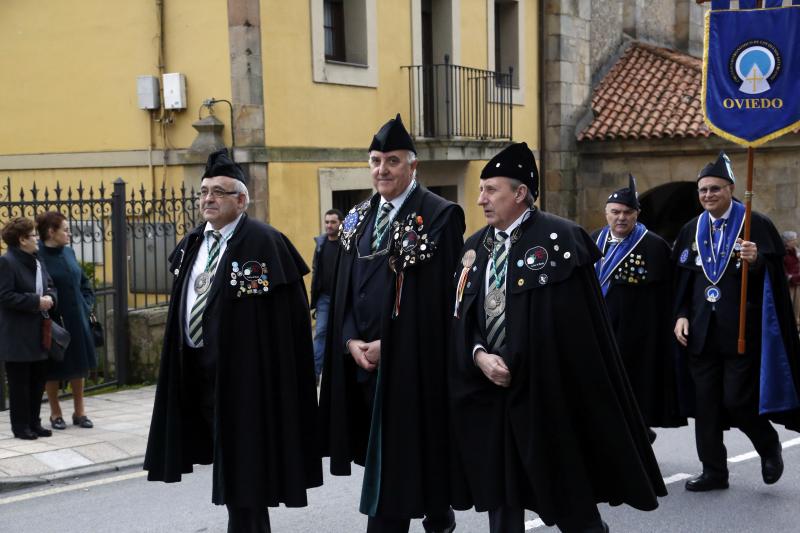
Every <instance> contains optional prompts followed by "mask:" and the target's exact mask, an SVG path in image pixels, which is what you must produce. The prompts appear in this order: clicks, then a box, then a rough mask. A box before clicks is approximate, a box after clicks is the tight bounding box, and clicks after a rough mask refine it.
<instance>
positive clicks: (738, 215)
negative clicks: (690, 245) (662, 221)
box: [694, 200, 745, 301]
mask: <svg viewBox="0 0 800 533" xmlns="http://www.w3.org/2000/svg"><path fill="white" fill-rule="evenodd" d="M744 214H745V208H744V205H742V204H741V203H740V202H738V201H736V200H734V201H733V204H732V207H731V214H730V217H729V218H728V220H727V221H726V222H725V225H724V226H723V228H722V232H723V233H722V243H721V245H720V247H719V250H715V249H714V246H713V242H714V239H713V235H712V233H711V216H710V215H709V214H708V211H703V213H702V214H701V215H700V217H699V218H698V219H697V230H696V233H695V237H694V239H695V244H696V245H697V255H698V256H699V257H700V262H701V263H700V266H701V267H702V269H703V274H705V276H706V279H708V281H710V282H711V285H713V286H716V285H717V283H719V280H721V279H722V275H723V274H725V269H726V268H727V267H728V262H729V261H730V259H731V256H732V255H733V252H734V249H735V244H736V239H737V238H738V237H739V232H741V231H742V227H743V226H744ZM706 296H707V297H709V295H706ZM711 297H713V295H711ZM717 299H719V298H718V297H717V298H716V299H709V301H716V300H717Z"/></svg>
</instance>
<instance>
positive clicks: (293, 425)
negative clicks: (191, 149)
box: [144, 149, 322, 533]
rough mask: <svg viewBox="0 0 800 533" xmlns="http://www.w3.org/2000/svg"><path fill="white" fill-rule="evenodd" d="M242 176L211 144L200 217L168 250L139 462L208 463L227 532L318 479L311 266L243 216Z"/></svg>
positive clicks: (262, 519)
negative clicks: (156, 367)
mask: <svg viewBox="0 0 800 533" xmlns="http://www.w3.org/2000/svg"><path fill="white" fill-rule="evenodd" d="M248 201H249V197H248V193H247V187H246V185H245V175H244V172H243V171H242V169H241V168H240V167H239V166H238V165H236V164H235V163H234V162H233V161H232V160H231V159H230V158H229V157H228V153H227V150H224V149H223V150H220V151H218V152H215V153H213V154H211V156H209V158H208V163H207V165H206V169H205V173H204V175H203V180H202V183H201V189H200V209H201V211H202V213H203V217H204V218H205V220H206V223H205V224H203V225H201V226H199V227H198V228H196V229H195V230H193V231H192V232H191V233H189V234H188V235H187V236H186V237H185V238H184V239H182V240H181V242H180V243H179V244H178V246H177V248H176V249H175V251H174V252H173V253H172V255H171V256H170V272H172V273H173V275H174V276H175V277H174V284H173V289H172V295H171V299H170V306H169V313H168V315H167V324H166V330H165V336H164V347H163V350H162V353H161V368H160V371H159V375H158V387H157V389H156V398H155V405H154V407H153V420H152V423H151V426H150V437H149V439H148V443H147V452H146V455H145V463H144V468H145V470H148V471H149V473H148V479H149V480H151V481H166V482H176V481H180V480H181V475H182V474H185V473H189V472H192V469H193V465H195V464H209V463H212V462H213V464H214V467H213V468H214V472H213V491H212V500H213V502H214V503H215V504H217V505H222V504H225V505H226V506H227V508H228V515H229V520H228V531H229V532H237V533H238V532H268V531H269V530H270V526H269V514H268V511H267V507H274V506H277V505H278V504H280V503H284V504H286V505H287V506H293V507H301V506H305V505H306V504H307V502H306V489H307V488H309V487H316V486H319V485H321V484H322V465H321V461H320V457H319V453H318V450H317V448H316V446H315V445H314V438H315V432H316V427H315V419H316V387H315V384H314V366H313V365H314V358H313V350H312V344H311V325H310V320H309V313H308V299H307V296H306V291H305V286H304V284H303V275H305V274H306V273H308V268H307V267H306V265H305V263H304V262H303V260H302V258H301V257H300V255H299V254H298V253H297V250H295V248H294V246H292V244H291V242H289V240H288V239H287V238H286V237H285V236H283V235H282V234H281V233H280V232H278V231H277V230H275V229H274V228H273V227H271V226H269V225H267V224H264V223H262V222H259V221H256V220H253V219H250V218H248V216H247V214H245V213H244V211H245V209H246V207H247V204H248Z"/></svg>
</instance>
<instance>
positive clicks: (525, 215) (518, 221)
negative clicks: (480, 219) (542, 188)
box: [494, 209, 531, 235]
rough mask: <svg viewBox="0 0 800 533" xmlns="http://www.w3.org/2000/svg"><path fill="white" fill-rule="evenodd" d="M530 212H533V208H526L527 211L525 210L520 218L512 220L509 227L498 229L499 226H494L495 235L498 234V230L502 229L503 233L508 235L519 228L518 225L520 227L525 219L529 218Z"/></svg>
mask: <svg viewBox="0 0 800 533" xmlns="http://www.w3.org/2000/svg"><path fill="white" fill-rule="evenodd" d="M530 212H531V209H526V210H525V212H524V213H522V214H521V215H520V216H519V218H518V219H516V220H515V221H514V222H512V223H511V225H510V226H509V227H507V228H506V229H497V228H494V233H495V235H497V233H498V232H500V231H502V232H503V233H505V234H506V235H511V232H513V231H514V230H515V229H517V227H518V226H519V225H520V224H522V223H523V222H524V221H525V219H526V218H528V216H529V213H530Z"/></svg>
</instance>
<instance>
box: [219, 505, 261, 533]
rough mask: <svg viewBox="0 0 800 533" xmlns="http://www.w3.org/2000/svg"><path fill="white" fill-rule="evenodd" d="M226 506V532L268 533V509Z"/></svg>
mask: <svg viewBox="0 0 800 533" xmlns="http://www.w3.org/2000/svg"><path fill="white" fill-rule="evenodd" d="M225 507H227V508H228V533H270V532H271V531H272V530H271V529H270V526H269V511H268V510H267V509H253V508H250V507H231V506H230V505H226V506H225Z"/></svg>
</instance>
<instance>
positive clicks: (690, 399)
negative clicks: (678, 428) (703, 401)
mask: <svg viewBox="0 0 800 533" xmlns="http://www.w3.org/2000/svg"><path fill="white" fill-rule="evenodd" d="M751 216H752V219H751V223H750V240H751V241H752V242H755V243H756V246H757V247H758V253H759V256H760V257H761V258H763V261H764V265H763V268H759V269H756V270H754V269H752V268H751V269H750V270H749V273H748V284H747V309H748V313H747V318H746V330H745V331H746V342H745V349H746V351H747V353H748V354H751V355H757V356H758V357H759V359H761V372H760V375H759V384H760V385H759V390H760V401H759V403H760V404H762V403H763V401H764V398H765V397H768V396H770V395H771V394H772V391H773V390H775V389H783V390H791V389H794V393H795V395H798V394H800V340H799V339H798V333H797V325H796V324H795V321H794V311H793V310H792V302H791V297H790V295H789V286H788V282H787V279H786V275H785V273H784V269H783V256H784V254H785V253H786V251H785V248H784V245H783V241H782V240H781V237H780V234H779V233H778V230H777V229H776V228H775V225H774V224H773V223H772V221H771V220H770V219H769V218H767V217H766V216H764V215H762V214H761V213H758V212H756V211H752V212H751ZM698 219H699V216H698V217H695V218H693V219H692V220H690V221H689V222H687V223H686V224H685V225H684V226H683V228H682V229H681V231H680V233H679V234H678V238H677V239H676V241H675V247H674V248H673V253H672V260H673V264H674V265H675V272H676V290H675V309H674V312H675V315H676V316H683V315H685V311H684V310H683V309H682V308H681V302H685V301H686V299H687V298H688V297H689V296H688V295H689V294H690V293H691V290H692V282H693V279H700V278H702V282H703V283H704V284H710V282H708V281H707V280H706V279H705V277H704V275H703V272H702V269H701V267H700V266H698V265H697V264H696V261H695V260H696V258H697V255H698V254H697V249H696V246H694V242H695V235H696V228H697V222H698ZM740 237H743V230H742V233H741V234H740ZM727 268H728V270H733V269H735V268H736V267H735V263H734V258H731V261H730V263H729V264H728V267H727ZM735 273H736V276H737V278H740V277H741V274H740V271H739V270H738V269H736V270H735ZM728 275H729V273H728V271H726V273H725V276H728ZM767 278H768V279H769V282H770V285H771V289H772V291H771V292H772V300H773V304H774V305H771V306H767V305H764V285H765V279H767ZM736 286H737V287H738V288H739V289H738V290H741V282H738V284H737V285H736ZM738 290H737V291H735V294H734V298H736V301H737V302H738V300H739V292H738ZM726 292H731V291H726ZM737 309H738V304H737ZM766 316H770V317H771V319H772V320H773V323H772V327H771V328H770V334H769V335H768V339H769V340H770V344H771V345H775V344H782V346H783V349H784V350H785V356H786V358H785V360H784V361H782V362H781V363H780V364H779V365H778V366H780V368H779V369H778V368H777V367H776V365H774V364H773V363H772V362H771V360H770V359H768V358H767V357H769V354H770V352H769V350H767V349H765V347H763V346H762V323H763V321H764V320H765V317H766ZM691 334H692V328H691V326H690V329H689V335H691ZM733 341H734V339H732V342H733ZM674 343H675V345H676V346H677V345H678V343H677V341H674ZM734 345H735V343H734ZM676 352H677V354H678V362H677V366H678V376H679V383H678V386H679V392H680V403H681V409H682V410H683V412H684V414H685V415H686V416H694V383H693V381H692V379H691V376H690V375H689V371H688V366H687V365H688V362H687V350H685V349H683V348H682V347H677V348H676ZM775 370H779V372H774V371H775ZM765 371H766V372H765ZM766 416H767V417H768V418H769V419H770V420H771V421H772V422H775V423H776V424H781V425H783V426H785V427H786V428H787V429H791V430H793V431H800V409H798V408H793V409H787V410H780V411H774V412H770V413H768V414H766Z"/></svg>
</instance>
